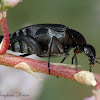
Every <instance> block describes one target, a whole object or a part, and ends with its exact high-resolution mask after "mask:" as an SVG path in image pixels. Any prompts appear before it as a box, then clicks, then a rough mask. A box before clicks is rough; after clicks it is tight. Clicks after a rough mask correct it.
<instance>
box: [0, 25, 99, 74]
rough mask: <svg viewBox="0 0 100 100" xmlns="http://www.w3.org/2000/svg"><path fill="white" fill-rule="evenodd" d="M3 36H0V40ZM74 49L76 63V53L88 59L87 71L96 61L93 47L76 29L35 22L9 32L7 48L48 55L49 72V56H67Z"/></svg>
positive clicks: (41, 55) (40, 55)
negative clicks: (83, 54) (82, 54)
mask: <svg viewBox="0 0 100 100" xmlns="http://www.w3.org/2000/svg"><path fill="white" fill-rule="evenodd" d="M2 38H3V36H1V37H0V41H1V40H2ZM72 48H73V49H74V54H73V57H72V64H73V60H74V59H75V62H76V65H77V54H78V53H83V52H84V53H85V55H86V56H87V57H88V60H89V62H90V63H89V71H90V72H91V71H92V70H91V67H92V66H94V64H95V62H96V63H99V62H98V61H96V60H95V59H96V51H95V48H94V47H93V46H92V45H90V44H87V42H86V39H85V38H84V36H83V35H82V34H81V33H79V32H78V31H76V30H73V29H70V28H68V27H67V26H65V25H61V24H36V25H31V26H27V27H24V28H22V29H19V30H18V31H16V32H15V33H13V34H10V45H9V50H12V51H14V52H21V53H26V54H24V55H21V56H23V57H24V56H28V55H31V54H36V55H37V56H39V57H48V71H49V74H50V57H59V56H64V59H63V60H62V61H61V63H63V62H64V60H65V59H66V58H67V57H68V56H69V51H70V50H71V49H72Z"/></svg>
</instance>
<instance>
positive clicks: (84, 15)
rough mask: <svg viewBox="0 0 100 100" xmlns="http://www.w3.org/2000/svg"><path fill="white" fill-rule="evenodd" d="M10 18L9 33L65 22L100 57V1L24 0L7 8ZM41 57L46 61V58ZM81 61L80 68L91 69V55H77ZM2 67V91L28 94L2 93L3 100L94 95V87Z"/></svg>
mask: <svg viewBox="0 0 100 100" xmlns="http://www.w3.org/2000/svg"><path fill="white" fill-rule="evenodd" d="M7 20H8V27H9V31H10V33H13V32H15V31H17V30H18V29H20V28H22V27H24V26H28V25H32V24H41V23H58V24H64V25H66V26H68V27H70V28H72V29H75V30H77V31H79V32H80V33H82V34H83V36H84V37H85V39H86V40H87V43H88V44H91V45H93V46H94V47H95V49H96V55H97V57H100V47H99V45H100V1H99V0H23V2H21V3H20V4H18V5H17V6H16V7H14V8H12V9H9V10H8V17H7ZM72 55H73V50H72V51H71V52H70V56H69V58H68V59H66V61H65V62H64V63H69V64H70V63H71V57H72ZM30 57H33V56H30ZM62 58H63V57H60V58H52V59H51V62H60V61H61V60H62ZM35 59H40V58H37V57H35ZM42 60H45V61H47V58H45V59H44V58H43V59H42ZM78 64H79V65H81V66H84V67H81V68H80V69H84V70H89V67H88V66H89V65H88V64H89V62H88V58H87V57H86V56H85V55H84V54H79V55H78ZM99 66H100V65H98V64H96V65H95V67H93V69H92V71H93V72H96V73H100V67H99ZM0 67H1V70H0V94H7V93H11V94H12V93H22V94H29V96H26V97H25V96H20V97H13V96H12V97H11V96H9V97H6V98H3V97H2V96H0V100H6V99H7V100H83V99H84V98H85V97H89V96H91V95H92V90H93V89H94V88H93V87H92V86H85V85H83V84H80V83H77V82H74V81H72V80H68V79H63V78H56V77H54V76H50V75H44V74H38V73H36V75H37V76H38V77H39V78H41V79H43V80H42V81H40V80H38V79H36V78H34V77H33V76H32V75H29V74H28V73H26V72H24V71H21V70H17V69H14V68H9V67H4V66H0Z"/></svg>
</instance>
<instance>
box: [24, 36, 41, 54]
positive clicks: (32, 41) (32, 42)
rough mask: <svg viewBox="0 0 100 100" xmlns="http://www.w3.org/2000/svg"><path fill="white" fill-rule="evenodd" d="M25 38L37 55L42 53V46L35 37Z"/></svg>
mask: <svg viewBox="0 0 100 100" xmlns="http://www.w3.org/2000/svg"><path fill="white" fill-rule="evenodd" d="M23 40H24V41H25V42H26V43H27V44H28V46H30V47H31V49H32V52H33V53H36V54H37V55H39V54H41V52H42V51H41V47H40V45H39V44H38V42H37V41H36V39H35V38H34V37H31V36H25V37H23Z"/></svg>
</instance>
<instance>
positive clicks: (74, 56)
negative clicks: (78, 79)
mask: <svg viewBox="0 0 100 100" xmlns="http://www.w3.org/2000/svg"><path fill="white" fill-rule="evenodd" d="M74 58H75V64H76V66H77V56H76V53H74V55H73V57H72V64H73V60H74Z"/></svg>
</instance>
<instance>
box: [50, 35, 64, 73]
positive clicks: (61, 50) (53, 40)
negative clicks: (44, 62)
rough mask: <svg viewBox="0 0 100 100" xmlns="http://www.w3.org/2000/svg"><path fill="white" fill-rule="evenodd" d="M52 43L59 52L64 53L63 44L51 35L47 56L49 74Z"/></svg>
mask: <svg viewBox="0 0 100 100" xmlns="http://www.w3.org/2000/svg"><path fill="white" fill-rule="evenodd" d="M52 43H55V45H56V46H57V48H58V49H59V51H60V52H61V53H64V47H63V45H62V44H61V42H60V41H59V40H58V39H57V38H56V37H55V36H53V37H52V40H51V42H50V47H49V58H48V69H49V74H50V56H51V48H52Z"/></svg>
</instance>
